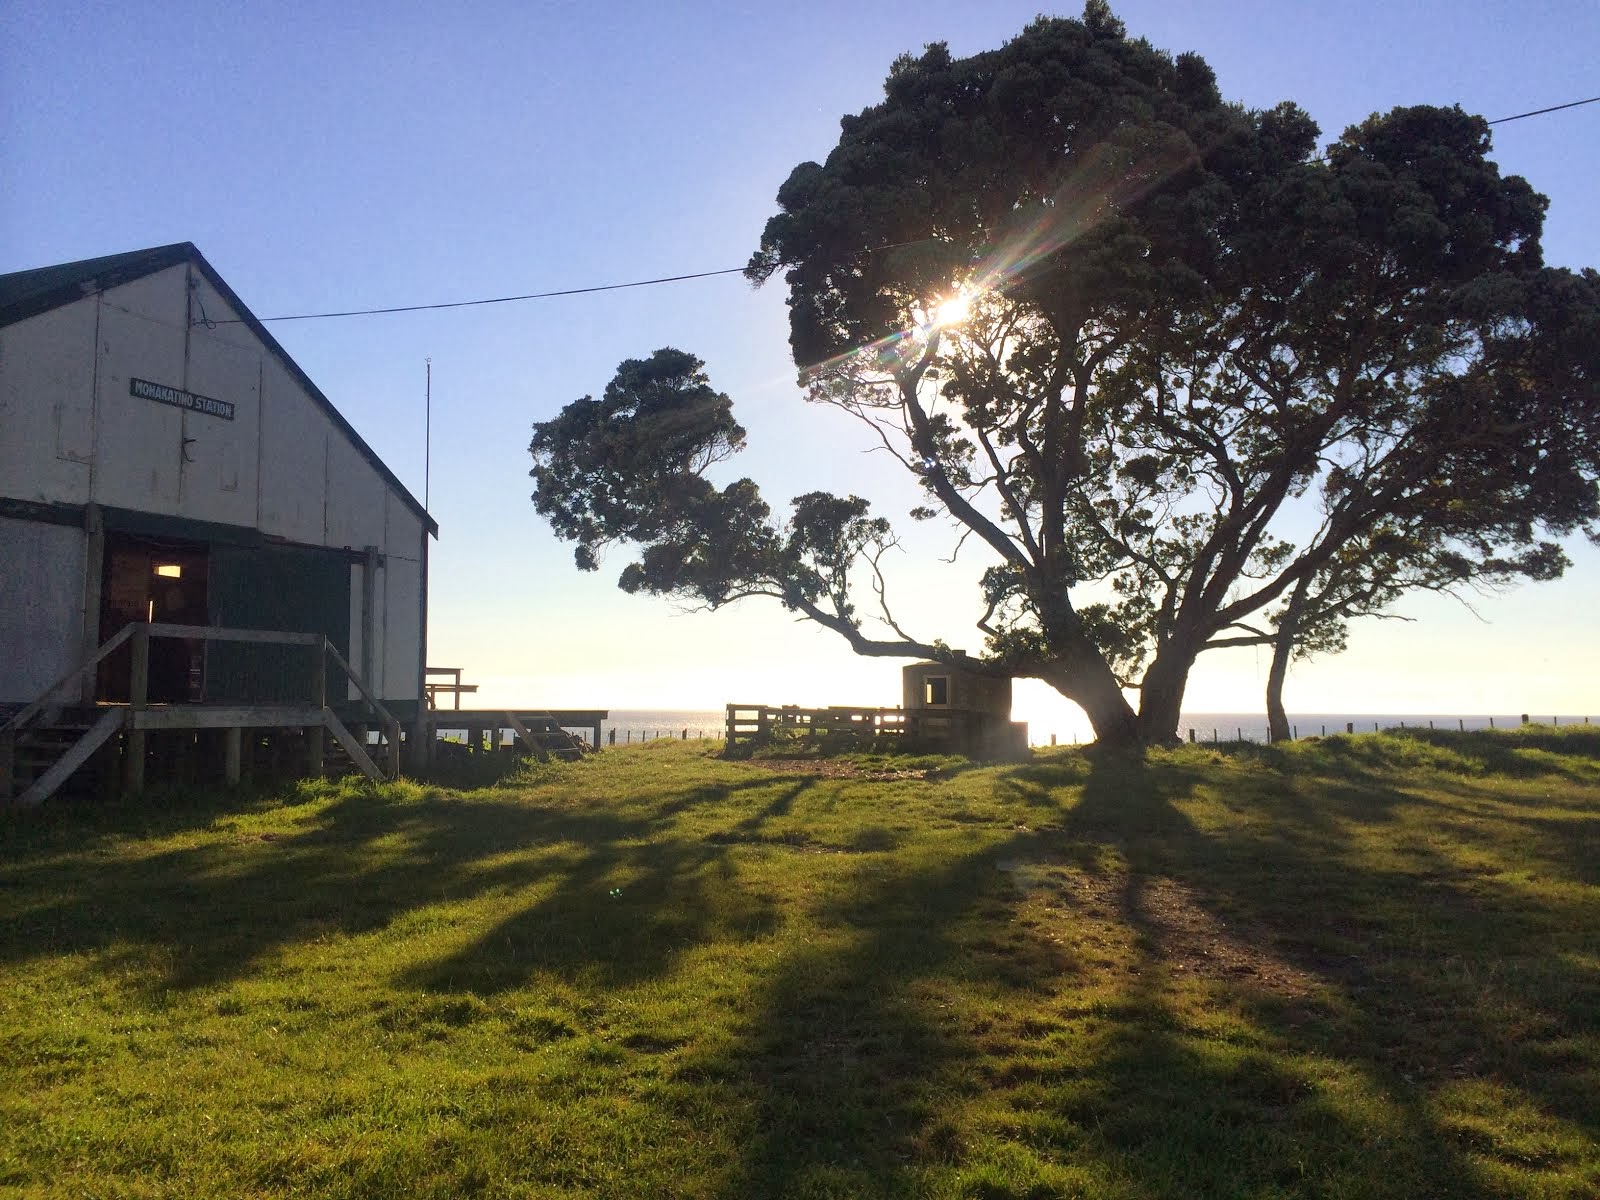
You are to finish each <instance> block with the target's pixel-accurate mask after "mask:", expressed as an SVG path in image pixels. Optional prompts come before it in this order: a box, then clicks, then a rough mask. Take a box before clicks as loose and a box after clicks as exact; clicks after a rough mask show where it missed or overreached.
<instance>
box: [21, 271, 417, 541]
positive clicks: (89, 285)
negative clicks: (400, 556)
mask: <svg viewBox="0 0 1600 1200" xmlns="http://www.w3.org/2000/svg"><path fill="white" fill-rule="evenodd" d="M183 263H193V264H194V266H195V267H196V268H198V269H199V271H200V273H201V274H202V275H204V276H205V278H206V281H207V282H208V283H210V284H211V286H212V287H214V288H216V290H217V291H218V292H220V293H221V294H222V296H223V298H224V299H226V300H227V302H228V304H229V306H230V307H232V309H233V310H234V311H235V312H237V313H238V314H239V319H240V320H241V321H242V322H243V323H244V324H245V326H246V327H248V328H249V330H250V331H251V332H252V333H253V334H255V335H256V337H257V338H259V339H260V340H261V344H262V345H263V346H265V347H266V348H267V349H268V350H269V351H270V352H271V353H272V354H273V355H275V356H276V357H277V359H278V360H279V361H280V362H281V363H282V364H283V366H284V369H285V370H287V371H288V372H289V374H290V375H292V376H293V377H294V379H295V381H296V382H297V383H299V384H300V386H301V387H303V388H304V389H305V390H306V394H307V395H309V396H310V397H311V398H312V399H313V400H315V401H316V402H317V403H318V404H319V405H321V406H322V409H323V411H324V412H326V413H327V415H328V419H329V420H331V421H332V422H333V423H334V425H335V426H337V427H338V428H339V429H340V430H341V431H342V432H343V433H344V435H345V436H346V437H347V438H349V439H350V443H351V445H353V446H354V447H355V448H356V450H357V451H358V452H360V454H361V456H362V457H363V458H365V459H366V460H367V461H368V462H369V463H371V464H372V466H373V469H374V470H376V471H377V472H378V474H379V475H380V476H382V478H383V480H384V481H385V482H386V483H387V484H388V485H389V487H390V488H391V489H393V491H394V492H395V493H396V494H397V495H398V496H399V497H400V499H401V500H403V501H404V502H405V504H406V506H407V507H408V508H410V509H411V510H412V511H413V512H414V513H416V514H417V516H418V517H420V518H421V519H422V523H423V525H424V527H425V528H426V529H427V530H428V532H429V533H431V534H433V536H434V537H438V536H439V523H438V522H437V521H435V520H434V519H433V518H432V517H431V516H429V515H428V510H427V509H425V508H423V507H422V504H421V503H420V502H419V501H418V500H417V498H416V497H415V496H413V495H412V494H411V491H410V489H409V488H407V487H406V485H405V484H403V483H401V482H400V479H399V477H398V476H396V475H395V473H394V472H393V471H391V470H390V469H389V467H388V465H387V464H386V463H385V462H384V461H383V459H381V458H379V457H378V455H377V452H376V451H374V450H373V449H372V447H371V446H369V445H367V443H366V441H365V440H364V439H363V438H362V437H361V435H360V434H359V433H357V432H356V430H355V426H353V425H351V424H350V422H349V421H347V420H345V419H344V416H343V414H342V413H340V412H339V410H338V409H337V408H335V407H334V406H333V401H331V400H329V399H328V398H327V397H326V396H325V395H323V394H322V389H321V388H319V387H317V385H316V384H314V383H312V382H311V377H310V376H309V375H307V374H306V373H305V372H304V371H302V370H301V369H300V366H299V364H298V363H296V362H295V361H294V359H292V358H290V357H289V352H288V351H286V350H285V349H284V348H283V347H282V346H280V345H279V344H278V340H277V339H276V338H274V337H273V336H272V335H271V334H270V333H268V332H267V328H266V326H265V325H263V324H262V323H261V322H260V321H259V320H258V319H257V318H256V315H255V314H254V313H252V312H251V311H250V310H249V308H247V307H246V306H245V304H244V302H243V301H242V300H240V299H239V297H238V295H237V294H235V292H234V290H233V289H232V288H231V287H229V286H228V285H227V283H226V282H225V281H224V280H223V278H222V276H220V275H218V274H217V272H216V269H215V268H214V267H212V265H211V264H210V263H208V262H207V261H206V259H205V255H203V254H201V253H200V251H199V249H198V248H197V247H196V246H195V244H194V243H193V242H174V243H173V244H172V245H170V246H152V247H151V248H149V249H147V250H133V251H129V252H128V253H126V254H108V255H105V256H104V257H101V258H85V259H80V260H78V261H77V262H69V263H59V264H57V265H56V266H52V267H37V268H35V269H33V270H30V271H13V272H11V273H10V274H9V275H0V328H4V327H5V326H7V325H14V324H16V323H17V322H18V321H24V320H27V318H29V317H35V316H38V315H39V314H40V313H44V312H49V311H50V310H51V309H54V308H61V307H64V306H65V305H68V304H72V303H74V302H75V301H78V300H81V299H83V298H84V297H85V296H91V295H94V294H95V293H97V292H103V291H106V290H107V289H108V288H114V287H117V286H119V285H121V284H124V283H131V282H133V281H134V280H135V279H143V278H144V277H145V276H147V275H154V274H155V273H156V272H157V271H165V270H166V269H167V268H168V267H175V266H179V265H181V264H183Z"/></svg>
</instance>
